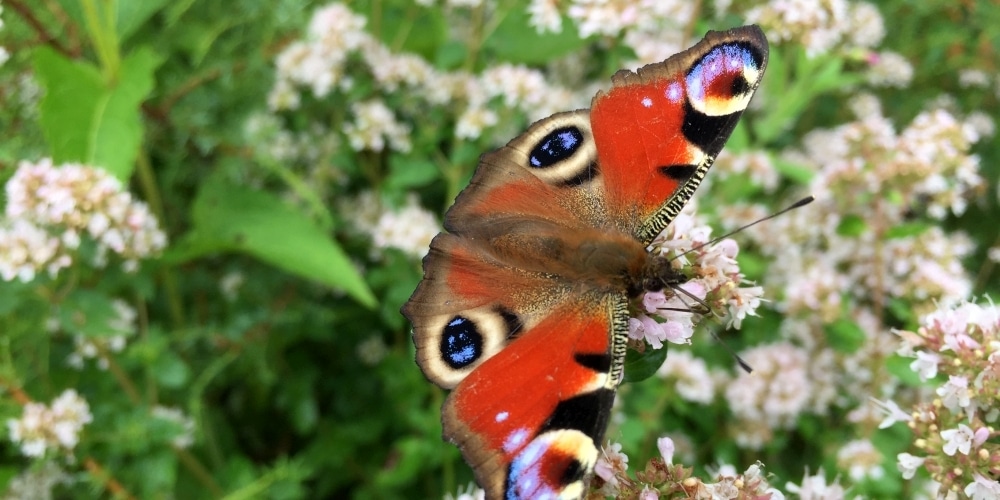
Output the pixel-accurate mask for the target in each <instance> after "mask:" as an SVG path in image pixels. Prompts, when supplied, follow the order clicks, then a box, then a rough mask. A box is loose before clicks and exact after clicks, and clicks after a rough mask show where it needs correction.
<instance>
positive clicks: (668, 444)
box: [656, 436, 676, 464]
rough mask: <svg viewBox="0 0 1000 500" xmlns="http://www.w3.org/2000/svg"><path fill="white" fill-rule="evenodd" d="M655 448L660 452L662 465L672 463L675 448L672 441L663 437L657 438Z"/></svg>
mask: <svg viewBox="0 0 1000 500" xmlns="http://www.w3.org/2000/svg"><path fill="white" fill-rule="evenodd" d="M656 448H657V449H659V450H660V457H662V458H663V462H664V463H667V464H672V463H674V451H675V450H676V448H675V446H674V440H673V439H670V438H669V437H665V436H664V437H661V438H658V439H657V440H656Z"/></svg>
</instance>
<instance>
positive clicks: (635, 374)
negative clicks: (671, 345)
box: [622, 346, 667, 383]
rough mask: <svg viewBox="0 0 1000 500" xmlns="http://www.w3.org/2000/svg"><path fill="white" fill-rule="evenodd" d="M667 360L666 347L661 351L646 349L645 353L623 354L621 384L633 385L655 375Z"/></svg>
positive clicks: (629, 352)
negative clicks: (623, 367)
mask: <svg viewBox="0 0 1000 500" xmlns="http://www.w3.org/2000/svg"><path fill="white" fill-rule="evenodd" d="M666 359H667V346H663V348H662V349H653V348H651V347H647V348H646V352H642V353H640V352H639V351H633V350H629V351H628V352H627V353H626V354H625V378H624V380H622V382H623V383H635V382H641V381H643V380H646V379H647V378H649V377H652V376H653V375H654V374H656V370H659V369H660V367H661V366H663V361H664V360H666Z"/></svg>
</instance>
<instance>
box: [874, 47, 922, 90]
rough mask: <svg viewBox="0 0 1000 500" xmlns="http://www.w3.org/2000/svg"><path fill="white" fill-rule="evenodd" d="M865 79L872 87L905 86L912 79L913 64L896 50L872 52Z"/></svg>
mask: <svg viewBox="0 0 1000 500" xmlns="http://www.w3.org/2000/svg"><path fill="white" fill-rule="evenodd" d="M865 80H866V81H867V82H868V84H870V85H872V86H874V87H896V88H905V87H906V86H907V85H909V84H910V81H911V80H913V65H912V64H910V61H907V60H906V58H905V57H903V55H902V54H899V53H897V52H892V51H888V50H886V51H882V52H872V53H871V54H869V55H868V70H867V71H866V72H865Z"/></svg>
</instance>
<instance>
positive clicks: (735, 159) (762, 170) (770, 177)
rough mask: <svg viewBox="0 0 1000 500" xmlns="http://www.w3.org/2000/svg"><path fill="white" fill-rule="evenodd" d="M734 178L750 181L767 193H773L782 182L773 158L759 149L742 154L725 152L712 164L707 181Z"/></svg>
mask: <svg viewBox="0 0 1000 500" xmlns="http://www.w3.org/2000/svg"><path fill="white" fill-rule="evenodd" d="M732 176H737V177H739V178H740V179H745V180H749V181H750V182H752V183H754V184H755V185H757V186H760V187H761V188H762V189H763V190H764V192H765V193H773V192H774V191H775V190H776V189H777V188H778V183H779V182H780V181H781V176H780V175H779V174H778V170H777V168H775V166H774V161H773V160H772V159H771V156H770V155H769V154H768V153H767V152H766V151H763V150H759V149H758V150H753V151H744V152H740V153H728V152H726V150H723V151H722V153H720V154H719V157H718V158H717V159H716V160H715V163H713V164H712V175H711V176H709V177H708V178H707V179H711V178H714V179H725V178H728V177H732ZM707 179H706V180H707ZM712 182H715V181H712Z"/></svg>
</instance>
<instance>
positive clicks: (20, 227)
mask: <svg viewBox="0 0 1000 500" xmlns="http://www.w3.org/2000/svg"><path fill="white" fill-rule="evenodd" d="M6 192H7V206H6V211H5V215H6V220H5V221H4V222H3V223H2V224H0V278H2V279H4V280H5V281H11V280H13V279H20V280H21V281H25V282H27V281H31V280H33V279H34V278H35V276H36V275H37V274H38V273H39V272H40V271H48V273H49V274H50V275H51V276H55V275H56V274H57V273H58V271H59V270H60V269H62V268H65V267H68V266H69V265H70V264H72V261H73V259H72V253H73V252H74V251H75V250H76V249H77V248H78V247H79V246H80V243H81V238H82V237H84V236H87V237H90V238H92V239H93V240H94V242H96V244H97V256H96V262H94V264H96V265H98V266H104V265H105V263H106V261H107V254H108V252H112V253H115V254H118V255H120V256H121V257H123V258H124V259H125V269H126V270H129V271H131V270H135V269H136V267H137V266H138V261H139V259H142V258H145V257H149V256H152V255H155V254H157V253H159V252H160V251H161V250H162V249H163V248H164V247H165V246H166V241H167V240H166V235H164V233H163V232H162V231H160V229H159V227H158V224H157V221H156V218H155V217H153V215H152V214H151V213H150V212H149V208H148V207H147V206H146V204H144V203H142V202H139V201H135V200H133V199H132V195H131V194H130V193H128V192H127V191H124V190H123V188H122V185H121V182H119V181H118V180H117V179H115V178H114V177H112V176H111V175H109V174H108V173H107V172H105V171H104V170H101V169H98V168H93V167H87V166H84V165H78V164H66V165H62V166H60V167H55V166H53V165H52V161H51V160H49V159H44V160H41V161H39V162H38V163H30V162H27V161H22V162H21V163H20V165H19V166H18V169H17V171H16V172H15V173H14V176H13V177H11V179H10V180H9V181H7V186H6Z"/></svg>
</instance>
